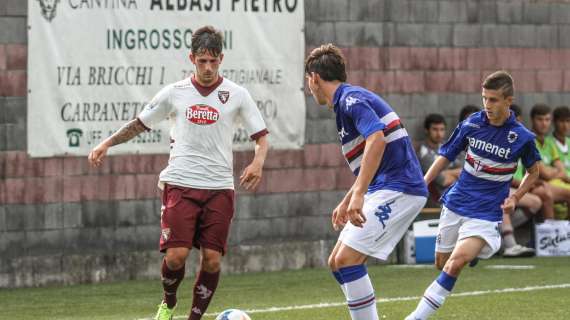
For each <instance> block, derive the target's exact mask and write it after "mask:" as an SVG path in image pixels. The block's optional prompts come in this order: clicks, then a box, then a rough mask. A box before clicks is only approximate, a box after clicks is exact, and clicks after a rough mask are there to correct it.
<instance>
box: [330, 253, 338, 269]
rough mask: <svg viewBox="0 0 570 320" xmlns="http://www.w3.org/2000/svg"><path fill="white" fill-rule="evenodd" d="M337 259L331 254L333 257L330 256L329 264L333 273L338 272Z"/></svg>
mask: <svg viewBox="0 0 570 320" xmlns="http://www.w3.org/2000/svg"><path fill="white" fill-rule="evenodd" d="M335 258H336V257H335V255H334V254H332V253H331V255H330V256H329V260H328V264H329V268H330V269H331V270H332V271H336V270H338V268H337V267H336V263H335Z"/></svg>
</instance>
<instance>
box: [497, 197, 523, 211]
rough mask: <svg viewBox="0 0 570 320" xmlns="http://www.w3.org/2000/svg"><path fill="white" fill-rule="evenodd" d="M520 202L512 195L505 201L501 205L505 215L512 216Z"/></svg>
mask: <svg viewBox="0 0 570 320" xmlns="http://www.w3.org/2000/svg"><path fill="white" fill-rule="evenodd" d="M518 202H519V201H518V199H517V197H516V196H515V195H512V194H511V195H510V196H509V197H508V198H506V199H505V201H504V202H503V204H502V205H501V209H503V214H512V213H513V212H514V211H515V208H516V206H517V203H518Z"/></svg>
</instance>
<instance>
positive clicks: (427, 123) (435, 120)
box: [424, 113, 446, 130]
mask: <svg viewBox="0 0 570 320" xmlns="http://www.w3.org/2000/svg"><path fill="white" fill-rule="evenodd" d="M440 123H443V124H446V123H445V118H444V117H443V116H442V115H441V114H439V113H431V114H428V115H427V116H426V118H425V119H424V128H425V129H426V130H429V128H431V125H432V124H440Z"/></svg>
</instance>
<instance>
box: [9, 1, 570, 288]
mask: <svg viewBox="0 0 570 320" xmlns="http://www.w3.org/2000/svg"><path fill="white" fill-rule="evenodd" d="M305 11H306V26H305V32H306V46H307V50H310V49H311V48H314V47H316V46H318V45H320V44H321V43H325V42H333V43H336V44H337V45H338V46H340V47H342V48H343V50H344V52H345V54H346V56H347V59H348V67H349V82H351V83H353V84H357V85H362V86H366V87H368V88H370V89H372V90H374V91H375V92H378V93H380V94H382V96H383V97H384V98H385V99H386V100H387V101H388V102H389V103H390V104H391V105H392V106H393V107H394V109H395V110H396V111H397V112H398V113H399V114H400V116H401V117H402V120H403V123H404V125H405V126H406V128H407V129H408V132H409V133H410V135H411V136H412V137H413V138H414V139H416V140H420V139H422V134H423V130H422V122H423V118H424V117H425V115H427V114H428V113H432V112H439V113H442V114H443V115H444V116H445V117H446V119H447V121H448V124H449V125H450V126H454V125H455V123H456V122H457V117H458V113H459V109H460V108H461V107H462V106H463V105H465V104H467V103H471V104H477V105H480V83H481V80H482V78H483V77H484V75H486V74H488V73H489V72H491V71H493V70H496V69H499V68H502V69H507V70H509V71H511V72H512V74H513V76H514V78H515V82H516V90H517V93H516V99H517V103H519V104H520V105H521V106H522V107H523V109H524V110H525V112H526V113H528V110H529V109H530V107H531V106H532V105H533V104H534V103H537V102H546V103H549V104H551V105H559V104H568V103H569V101H570V36H568V35H569V34H570V4H569V3H567V2H566V1H530V0H528V1H526V0H525V1H523V0H501V1H487V0H480V1H458V0H455V1H448V0H440V1H430V0H414V1H406V0H392V1H389V0H366V1H364V0H363V1H354V0H305ZM26 15H27V1H23V0H3V1H1V2H0V287H20V286H40V285H48V284H72V283H79V282H97V281H109V280H120V279H134V278H156V277H158V272H159V263H160V254H159V253H158V252H157V250H156V249H157V242H158V237H159V233H160V230H159V212H160V203H159V200H158V197H159V193H158V191H157V190H156V187H155V186H156V180H157V174H158V172H160V170H161V169H162V168H163V167H164V166H165V165H166V162H167V156H165V155H144V156H114V157H110V158H108V159H107V161H106V162H105V164H104V165H103V167H102V168H99V169H97V170H94V169H91V168H89V167H88V164H87V161H86V158H85V157H54V158H43V159H31V158H29V157H28V156H27V154H26V108H27V105H26V79H27V77H28V74H27V72H26V68H27V67H26V63H27V62H26V61H27V60H26V59H27V54H28V52H27V30H26V22H27V20H26ZM30 76H32V75H30ZM333 119H334V114H333V113H332V112H330V111H329V110H327V108H326V107H319V106H316V105H315V103H314V102H313V100H312V98H311V97H307V129H306V146H305V148H304V149H303V150H288V151H275V150H272V151H270V153H269V157H268V160H267V163H266V170H265V173H264V180H263V182H262V184H261V186H260V188H259V190H258V191H257V192H255V193H250V192H245V191H243V190H241V189H238V198H237V210H236V219H235V220H234V224H233V229H232V232H231V238H230V244H231V248H230V253H229V254H228V256H227V257H226V259H225V260H224V269H225V270H226V271H227V272H247V271H259V270H279V269H284V268H300V267H311V266H322V265H324V264H325V263H326V257H327V255H328V252H329V251H330V248H331V246H332V245H333V244H334V241H335V239H336V236H337V235H336V233H335V232H333V231H332V229H331V227H330V212H331V211H332V209H333V208H334V206H335V205H336V204H337V202H338V201H339V200H340V198H341V197H342V195H343V192H344V191H345V190H347V189H348V188H349V187H350V185H351V183H352V181H353V177H352V176H351V173H350V172H349V170H348V169H347V168H346V164H345V163H344V160H343V159H342V157H341V155H340V152H339V151H340V148H339V146H338V144H337V133H336V127H335V123H334V120H333ZM251 157H252V154H251V153H250V152H240V153H235V163H236V165H235V172H236V175H237V174H239V172H240V171H241V170H242V169H243V168H244V167H245V165H246V164H247V163H248V161H249V160H250V159H251ZM193 261H194V262H195V261H196V257H195V256H194V257H193ZM188 265H189V267H188V268H194V267H195V263H189V264H188Z"/></svg>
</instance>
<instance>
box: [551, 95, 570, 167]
mask: <svg viewBox="0 0 570 320" xmlns="http://www.w3.org/2000/svg"><path fill="white" fill-rule="evenodd" d="M552 120H553V123H554V131H553V132H552V135H551V136H548V137H547V138H546V139H548V140H551V141H552V142H553V144H554V146H555V147H556V151H557V152H558V155H559V157H560V162H562V165H564V168H565V169H566V175H567V176H570V152H569V150H568V149H569V148H570V138H568V134H570V108H568V107H567V106H560V107H557V108H556V109H554V112H552Z"/></svg>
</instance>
